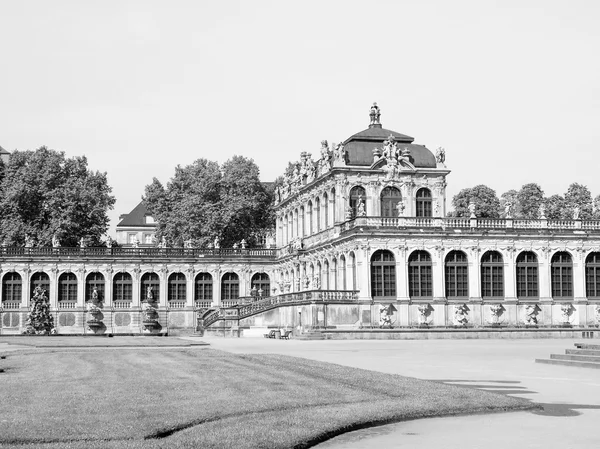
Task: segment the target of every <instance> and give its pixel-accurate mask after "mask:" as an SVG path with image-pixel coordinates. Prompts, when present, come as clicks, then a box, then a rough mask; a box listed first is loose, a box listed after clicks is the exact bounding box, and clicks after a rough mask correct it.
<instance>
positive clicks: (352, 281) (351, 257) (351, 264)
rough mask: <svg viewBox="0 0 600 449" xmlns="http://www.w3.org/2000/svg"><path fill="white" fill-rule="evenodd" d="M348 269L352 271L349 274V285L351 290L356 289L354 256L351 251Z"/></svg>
mask: <svg viewBox="0 0 600 449" xmlns="http://www.w3.org/2000/svg"><path fill="white" fill-rule="evenodd" d="M350 270H351V272H352V273H351V274H350V287H351V290H356V257H355V256H354V253H353V252H351V253H350Z"/></svg>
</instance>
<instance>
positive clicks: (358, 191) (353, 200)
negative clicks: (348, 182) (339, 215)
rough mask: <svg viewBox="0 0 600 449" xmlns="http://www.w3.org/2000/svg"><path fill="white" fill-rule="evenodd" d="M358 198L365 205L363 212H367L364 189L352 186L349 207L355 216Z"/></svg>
mask: <svg viewBox="0 0 600 449" xmlns="http://www.w3.org/2000/svg"><path fill="white" fill-rule="evenodd" d="M359 199H360V200H362V202H363V204H364V205H365V214H367V203H366V199H367V192H366V191H365V189H364V187H361V186H355V187H352V190H350V208H351V209H352V216H353V217H356V214H357V207H358V201H359Z"/></svg>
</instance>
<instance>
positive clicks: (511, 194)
mask: <svg viewBox="0 0 600 449" xmlns="http://www.w3.org/2000/svg"><path fill="white" fill-rule="evenodd" d="M517 193H518V192H517V191H516V190H514V189H512V190H509V191H508V192H504V193H503V194H502V195H501V196H500V210H501V211H502V214H501V215H502V216H503V217H506V204H507V203H510V204H511V205H512V206H511V209H512V216H513V218H516V216H517V209H518V207H517Z"/></svg>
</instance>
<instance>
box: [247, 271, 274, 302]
mask: <svg viewBox="0 0 600 449" xmlns="http://www.w3.org/2000/svg"><path fill="white" fill-rule="evenodd" d="M250 284H251V285H252V290H254V291H256V296H259V297H261V296H271V294H270V291H271V280H270V279H269V275H268V274H267V273H255V274H254V276H252V279H251V280H250Z"/></svg>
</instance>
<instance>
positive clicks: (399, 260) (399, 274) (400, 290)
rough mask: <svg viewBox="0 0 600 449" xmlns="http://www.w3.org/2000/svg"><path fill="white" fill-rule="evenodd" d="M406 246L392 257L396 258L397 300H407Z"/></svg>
mask: <svg viewBox="0 0 600 449" xmlns="http://www.w3.org/2000/svg"><path fill="white" fill-rule="evenodd" d="M408 251H409V250H408V248H401V249H400V251H398V252H397V253H396V254H394V257H395V258H396V292H397V293H396V297H397V298H396V299H397V300H398V301H408V300H409V299H410V297H409V295H408V293H409V292H408V265H407V255H408Z"/></svg>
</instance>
